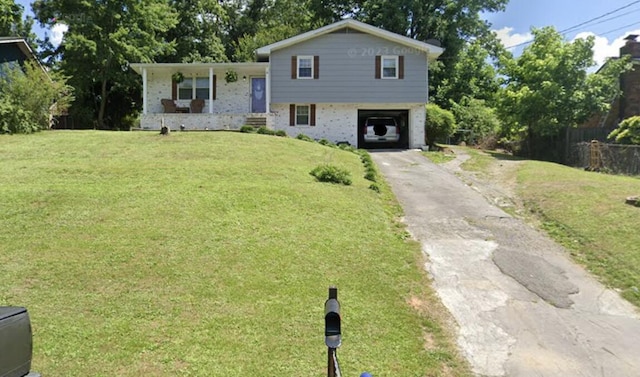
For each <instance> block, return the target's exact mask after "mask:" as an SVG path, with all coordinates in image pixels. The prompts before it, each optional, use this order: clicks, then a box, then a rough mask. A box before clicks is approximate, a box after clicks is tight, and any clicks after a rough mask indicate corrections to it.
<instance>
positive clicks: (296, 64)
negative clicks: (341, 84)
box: [291, 55, 320, 80]
mask: <svg viewBox="0 0 640 377" xmlns="http://www.w3.org/2000/svg"><path fill="white" fill-rule="evenodd" d="M319 72H320V57H319V56H318V55H315V56H295V55H294V56H292V57H291V79H293V80H296V79H313V80H317V79H319V78H320V75H319Z"/></svg>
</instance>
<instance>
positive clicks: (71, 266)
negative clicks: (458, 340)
mask: <svg viewBox="0 0 640 377" xmlns="http://www.w3.org/2000/svg"><path fill="white" fill-rule="evenodd" d="M0 159H1V160H2V164H0V176H1V177H2V181H1V182H0V209H1V210H0V227H1V228H2V230H3V231H2V232H1V233H0V276H2V279H0V305H19V306H26V307H28V309H29V311H30V314H31V317H32V324H33V329H34V342H35V348H34V365H33V369H34V370H37V371H39V372H41V373H42V374H43V375H44V376H69V377H72V376H89V375H91V376H113V375H117V376H139V375H145V376H168V375H172V376H173V375H183V376H322V375H325V374H326V347H325V346H324V334H323V331H324V330H323V327H324V324H323V315H324V312H323V309H324V308H323V305H324V300H325V299H326V295H327V287H328V286H329V285H332V284H335V285H337V286H338V287H339V290H340V292H339V299H340V301H341V303H342V313H343V314H342V316H343V334H344V335H343V346H342V348H341V349H340V350H339V352H338V354H339V356H340V362H341V367H342V372H343V374H344V375H347V376H349V375H351V376H355V375H359V373H360V372H362V371H364V370H368V371H371V372H372V373H373V374H374V375H376V376H392V375H393V376H437V375H456V376H458V375H467V373H468V372H467V370H466V367H465V365H464V363H462V362H460V358H459V357H458V356H457V355H456V353H455V351H454V348H453V347H452V346H451V343H450V342H449V340H448V338H447V335H446V334H445V333H446V332H445V331H443V327H442V325H441V324H442V323H443V321H444V320H445V319H444V318H445V316H444V315H443V310H442V309H441V307H440V306H439V304H438V302H437V300H436V299H435V296H434V295H433V293H432V292H431V291H430V290H429V288H428V285H429V283H428V279H427V278H426V276H425V273H424V272H423V271H422V259H421V256H420V250H419V246H418V245H416V244H414V243H411V242H408V241H406V239H405V238H406V237H404V233H403V232H402V229H401V227H399V226H398V225H397V224H396V223H395V222H394V216H395V215H397V207H395V206H394V205H393V201H392V199H391V197H390V194H389V192H388V190H385V191H384V192H383V195H380V194H376V193H375V192H373V191H372V190H369V189H368V186H369V183H370V182H368V181H366V180H364V179H363V178H362V176H363V173H364V171H363V167H362V164H361V163H360V161H359V157H358V156H357V155H356V154H353V153H349V152H345V151H340V150H337V149H331V148H328V147H324V146H321V145H318V144H313V143H307V142H302V141H298V140H293V139H284V138H276V137H268V136H263V135H250V134H238V133H225V132H210V133H172V134H171V136H168V137H161V136H159V135H157V134H156V133H147V132H138V133H105V132H95V131H87V132H44V133H40V134H36V135H28V136H21V135H15V136H0ZM320 163H331V164H334V165H337V166H340V167H343V168H345V169H347V170H349V171H351V172H352V175H353V177H354V182H353V185H352V186H338V185H332V184H326V183H318V182H316V181H315V180H314V179H313V177H311V176H310V175H309V171H310V170H311V169H312V168H313V167H315V166H316V165H318V164H320Z"/></svg>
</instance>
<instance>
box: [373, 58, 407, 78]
mask: <svg viewBox="0 0 640 377" xmlns="http://www.w3.org/2000/svg"><path fill="white" fill-rule="evenodd" d="M375 68H376V71H375V72H376V73H375V75H376V79H400V80H402V79H404V56H403V55H399V56H398V55H377V56H376V61H375Z"/></svg>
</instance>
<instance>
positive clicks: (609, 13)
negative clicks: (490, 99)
mask: <svg viewBox="0 0 640 377" xmlns="http://www.w3.org/2000/svg"><path fill="white" fill-rule="evenodd" d="M638 3H640V0H636V1H632V2H630V3H629V4H627V5H624V6H622V7H620V8H617V9H614V10H612V11H610V12H607V13H604V14H601V15H600V16H598V17H594V18H592V19H590V20H587V21H584V22H581V23H579V24H577V25H574V26H571V27H568V28H566V29H564V30H561V31H559V33H560V34H563V35H564V34H566V33H568V32H570V31H572V30H575V29H577V28H579V27H580V26H584V25H587V24H589V23H591V22H593V21H597V20H600V19H602V18H604V17H606V16H609V15H611V14H614V13H617V12H619V11H621V10H623V9H626V8H629V7H631V6H633V5H635V4H638ZM637 11H638V9H636V10H633V11H630V12H627V13H624V14H621V15H617V16H614V17H610V18H608V19H607V20H603V21H600V22H598V23H596V25H597V24H600V23H603V22H605V21H610V20H613V19H616V18H620V17H623V16H626V15H628V14H630V13H633V12H637ZM635 24H636V23H634V24H631V25H627V26H623V27H620V28H618V29H615V30H610V31H608V32H607V33H613V32H615V31H618V30H621V29H624V28H626V27H629V26H633V25H635ZM600 35H604V34H600ZM531 42H533V41H526V42H522V43H518V44H515V45H511V46H508V47H505V48H506V49H507V50H508V49H511V48H515V47H520V46H524V45H527V44H530V43H531Z"/></svg>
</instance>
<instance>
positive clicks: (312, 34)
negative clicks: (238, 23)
mask: <svg viewBox="0 0 640 377" xmlns="http://www.w3.org/2000/svg"><path fill="white" fill-rule="evenodd" d="M347 27H349V28H352V29H354V30H357V31H360V32H363V33H367V34H371V35H374V36H376V37H380V38H382V39H386V40H388V41H391V42H395V43H399V44H402V45H405V46H407V47H411V48H415V49H417V50H420V51H424V52H425V53H426V54H427V56H428V58H429V60H435V59H437V58H438V56H440V54H442V53H443V52H444V49H443V48H442V47H438V46H434V45H432V44H429V43H425V42H421V41H417V40H415V39H411V38H408V37H405V36H402V35H400V34H396V33H392V32H390V31H386V30H383V29H380V28H377V27H375V26H371V25H369V24H365V23H364V22H360V21H356V20H353V19H350V18H349V19H345V20H342V21H338V22H335V23H333V24H330V25H327V26H324V27H321V28H319V29H315V30H311V31H308V32H306V33H302V34H299V35H296V36H294V37H291V38H288V39H285V40H282V41H280V42H276V43H272V44H270V45H267V46H264V47H260V48H259V49H257V50H256V54H257V56H258V59H260V58H266V57H268V56H269V55H270V54H271V53H272V52H273V51H275V50H279V49H281V48H285V47H288V46H291V45H294V44H297V43H301V42H304V41H307V40H309V39H313V38H316V37H319V36H321V35H324V34H328V33H331V32H334V31H336V30H339V29H343V28H347Z"/></svg>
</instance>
